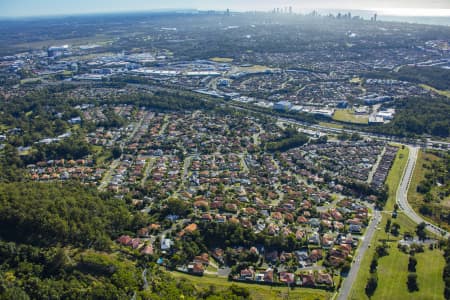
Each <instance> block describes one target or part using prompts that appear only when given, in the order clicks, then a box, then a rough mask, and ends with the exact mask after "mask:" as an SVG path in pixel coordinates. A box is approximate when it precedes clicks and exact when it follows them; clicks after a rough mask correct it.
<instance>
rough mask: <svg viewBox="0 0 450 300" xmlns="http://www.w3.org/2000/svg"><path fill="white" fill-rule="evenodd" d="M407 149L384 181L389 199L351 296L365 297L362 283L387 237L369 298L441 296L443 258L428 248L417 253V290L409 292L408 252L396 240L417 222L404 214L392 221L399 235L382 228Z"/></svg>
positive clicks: (442, 289) (402, 150) (400, 155)
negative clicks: (375, 280)
mask: <svg viewBox="0 0 450 300" xmlns="http://www.w3.org/2000/svg"><path fill="white" fill-rule="evenodd" d="M408 152H409V151H408V148H405V149H400V150H399V153H398V154H397V157H396V159H395V162H394V165H393V166H392V169H391V171H390V173H389V176H388V178H387V180H386V182H387V184H388V186H389V198H388V201H387V203H386V207H385V212H383V214H382V215H383V218H382V221H381V223H380V225H379V227H378V230H377V231H376V233H375V235H374V237H373V240H372V243H371V244H372V246H371V248H369V249H368V250H367V252H366V255H365V256H364V258H363V260H362V262H361V269H360V270H359V273H358V278H357V280H356V282H355V284H354V285H353V288H352V292H351V295H350V299H352V300H361V299H368V297H367V296H366V294H365V291H364V289H365V286H366V283H367V279H368V278H369V275H370V273H369V269H370V262H371V260H372V257H373V255H374V252H375V248H376V245H378V244H379V243H381V241H384V240H387V241H388V245H389V246H390V249H389V255H388V256H386V257H383V258H380V259H379V261H378V271H377V274H378V287H377V290H376V292H375V294H374V295H373V296H372V298H371V299H380V300H384V299H424V300H425V299H430V300H431V299H443V291H444V282H443V280H442V271H443V268H444V258H443V255H442V252H441V251H439V250H428V249H426V251H425V253H420V254H416V258H417V261H418V264H417V274H418V285H419V289H420V290H419V291H418V292H414V293H409V292H408V289H407V286H406V280H407V276H408V271H407V268H408V255H407V254H405V253H402V252H400V251H399V250H398V249H397V241H398V240H399V239H401V235H402V233H404V232H405V231H409V232H414V230H415V228H416V226H417V225H416V224H415V223H414V222H413V221H412V220H411V219H409V218H408V217H407V216H406V215H404V214H403V213H401V212H400V213H399V214H398V217H397V218H395V219H392V223H397V224H399V225H400V236H399V237H395V236H392V234H389V235H388V234H387V233H386V232H385V231H384V228H385V225H386V222H387V220H388V219H389V218H391V213H390V211H392V210H393V208H394V204H395V198H396V191H397V187H398V185H399V183H400V179H401V176H402V173H403V170H404V168H405V166H406V162H407V160H408Z"/></svg>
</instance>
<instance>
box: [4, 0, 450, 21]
mask: <svg viewBox="0 0 450 300" xmlns="http://www.w3.org/2000/svg"><path fill="white" fill-rule="evenodd" d="M287 6H292V8H293V10H294V12H305V11H311V10H313V9H339V10H349V9H352V10H357V9H363V10H375V11H377V12H379V13H381V14H389V15H408V16H421V15H425V16H436V15H437V16H450V0H314V1H311V0H221V1H218V0H190V1H189V0H0V16H2V17H21V16H49V15H72V14H85V13H109V12H128V11H149V10H161V9H186V8H189V9H201V10H209V9H215V10H225V9H227V8H230V9H231V10H232V11H249V10H259V11H268V10H271V9H273V8H275V7H287Z"/></svg>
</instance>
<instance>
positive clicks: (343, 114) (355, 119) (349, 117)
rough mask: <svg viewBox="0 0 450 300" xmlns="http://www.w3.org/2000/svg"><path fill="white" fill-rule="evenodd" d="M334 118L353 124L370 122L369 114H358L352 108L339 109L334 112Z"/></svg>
mask: <svg viewBox="0 0 450 300" xmlns="http://www.w3.org/2000/svg"><path fill="white" fill-rule="evenodd" d="M333 120H335V121H339V122H345V123H352V124H368V123H369V117H368V116H358V115H355V114H354V111H353V110H352V109H338V110H336V111H335V112H334V115H333Z"/></svg>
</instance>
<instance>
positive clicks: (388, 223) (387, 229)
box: [384, 219, 392, 233]
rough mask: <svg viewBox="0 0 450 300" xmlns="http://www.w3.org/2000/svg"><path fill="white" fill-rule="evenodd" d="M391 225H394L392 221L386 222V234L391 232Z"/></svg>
mask: <svg viewBox="0 0 450 300" xmlns="http://www.w3.org/2000/svg"><path fill="white" fill-rule="evenodd" d="M391 223H392V221H391V219H388V220H387V222H386V226H385V227H384V232H386V233H388V232H389V230H390V228H391Z"/></svg>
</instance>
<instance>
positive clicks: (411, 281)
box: [406, 273, 419, 292]
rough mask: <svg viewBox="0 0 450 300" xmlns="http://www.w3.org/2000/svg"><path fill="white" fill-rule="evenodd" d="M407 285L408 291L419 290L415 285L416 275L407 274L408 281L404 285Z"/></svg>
mask: <svg viewBox="0 0 450 300" xmlns="http://www.w3.org/2000/svg"><path fill="white" fill-rule="evenodd" d="M406 284H407V285H408V291H409V292H414V291H418V290H419V286H418V285H417V274H416V273H409V274H408V281H407V283H406Z"/></svg>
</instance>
